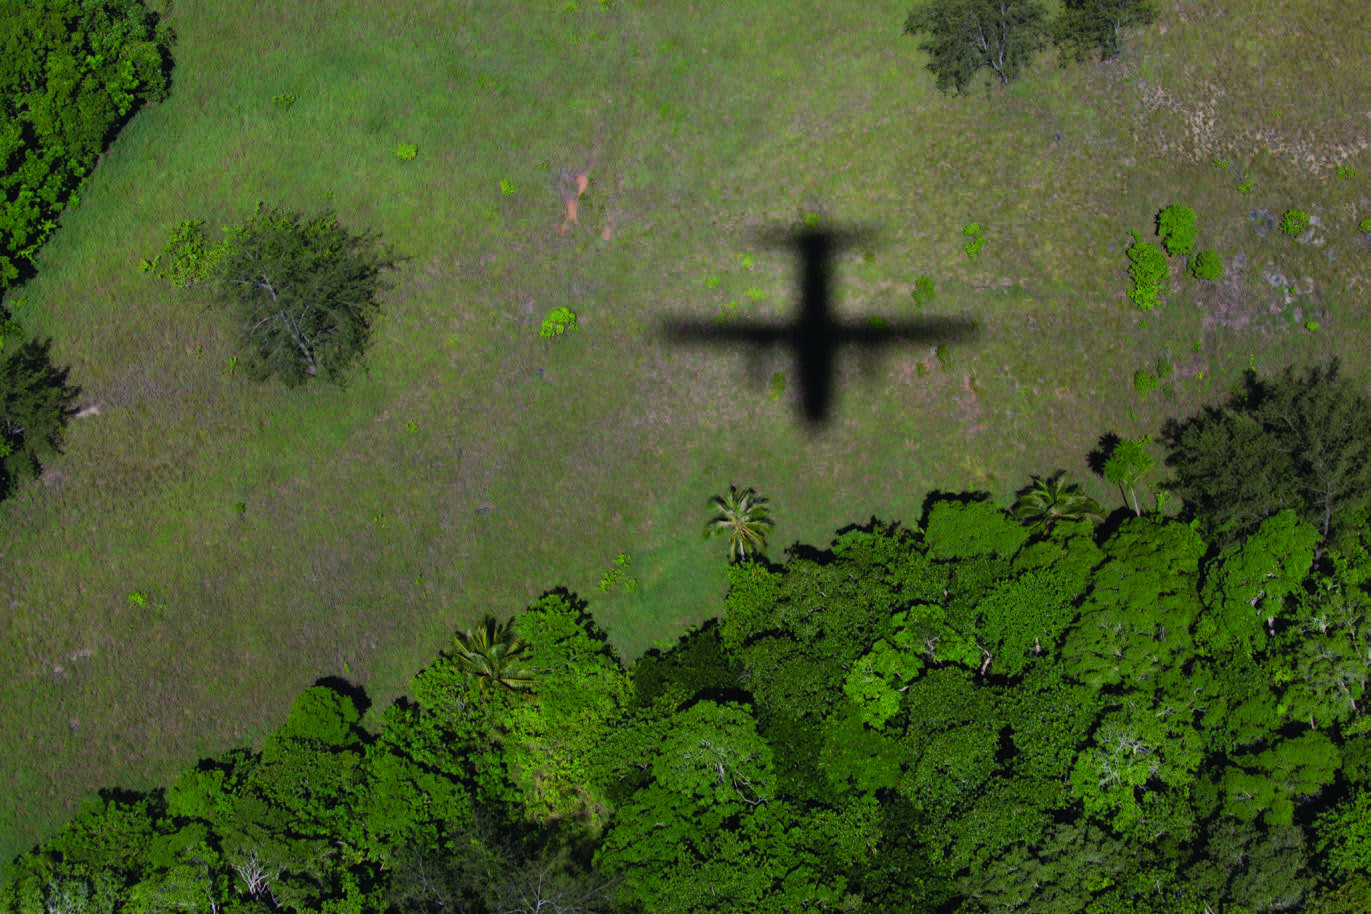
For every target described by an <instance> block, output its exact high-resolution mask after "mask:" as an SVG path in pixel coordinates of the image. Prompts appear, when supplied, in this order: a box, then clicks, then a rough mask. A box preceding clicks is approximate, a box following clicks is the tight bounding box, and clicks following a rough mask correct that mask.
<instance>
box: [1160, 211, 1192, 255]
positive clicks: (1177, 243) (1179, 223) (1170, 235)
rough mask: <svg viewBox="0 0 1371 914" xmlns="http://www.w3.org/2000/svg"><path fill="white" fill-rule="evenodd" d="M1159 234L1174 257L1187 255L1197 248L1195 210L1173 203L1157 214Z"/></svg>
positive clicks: (1163, 244) (1167, 250) (1163, 243)
mask: <svg viewBox="0 0 1371 914" xmlns="http://www.w3.org/2000/svg"><path fill="white" fill-rule="evenodd" d="M1157 234H1158V235H1159V236H1161V239H1162V246H1163V247H1165V248H1166V253H1168V254H1170V255H1171V256H1172V257H1185V256H1186V255H1188V254H1189V253H1190V252H1191V251H1193V250H1194V249H1195V234H1196V226H1195V211H1194V210H1193V209H1191V208H1190V207H1188V206H1182V205H1181V204H1179V203H1173V204H1171V205H1170V206H1168V207H1167V208H1166V209H1164V210H1162V211H1161V212H1160V213H1158V214H1157Z"/></svg>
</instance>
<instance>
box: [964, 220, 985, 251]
mask: <svg viewBox="0 0 1371 914" xmlns="http://www.w3.org/2000/svg"><path fill="white" fill-rule="evenodd" d="M982 232H983V229H982V228H981V226H980V224H979V223H976V222H972V223H971V224H969V225H967V226H966V227H964V228H963V229H962V234H963V235H965V236H966V237H967V238H968V239H969V240H968V241H967V242H966V244H964V245H962V251H963V252H964V253H965V254H966V259H967V260H975V259H976V255H977V254H979V253H980V252H981V248H983V247H985V235H984V234H982Z"/></svg>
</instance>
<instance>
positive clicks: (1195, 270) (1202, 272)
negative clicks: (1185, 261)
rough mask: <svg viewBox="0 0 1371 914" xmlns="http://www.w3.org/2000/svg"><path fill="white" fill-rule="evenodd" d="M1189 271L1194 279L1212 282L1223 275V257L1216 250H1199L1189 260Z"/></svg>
mask: <svg viewBox="0 0 1371 914" xmlns="http://www.w3.org/2000/svg"><path fill="white" fill-rule="evenodd" d="M1190 273H1191V275H1192V276H1194V277H1195V278H1196V279H1205V280H1208V281H1210V282H1213V281H1214V280H1216V279H1218V278H1219V277H1220V276H1222V275H1223V258H1222V257H1220V256H1219V252H1218V251H1200V252H1199V253H1198V254H1196V255H1195V259H1194V260H1192V261H1190Z"/></svg>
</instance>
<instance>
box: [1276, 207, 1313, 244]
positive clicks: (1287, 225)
mask: <svg viewBox="0 0 1371 914" xmlns="http://www.w3.org/2000/svg"><path fill="white" fill-rule="evenodd" d="M1308 227H1309V214H1308V213H1306V212H1305V211H1304V210H1302V209H1288V210H1286V211H1285V212H1283V213H1281V231H1282V232H1284V233H1285V234H1287V235H1289V236H1290V237H1291V238H1298V237H1299V236H1300V233H1301V232H1303V231H1304V230H1305V229H1306V228H1308Z"/></svg>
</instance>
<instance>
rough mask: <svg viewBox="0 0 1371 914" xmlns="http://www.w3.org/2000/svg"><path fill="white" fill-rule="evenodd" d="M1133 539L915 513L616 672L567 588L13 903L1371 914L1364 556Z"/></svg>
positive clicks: (936, 500) (36, 884)
mask: <svg viewBox="0 0 1371 914" xmlns="http://www.w3.org/2000/svg"><path fill="white" fill-rule="evenodd" d="M1120 516H1121V517H1122V520H1116V521H1114V522H1113V523H1111V524H1110V525H1109V526H1107V527H1101V528H1098V529H1097V528H1096V525H1095V523H1094V522H1092V521H1090V520H1088V519H1085V520H1074V521H1064V522H1059V523H1057V524H1055V525H1053V526H1051V527H1050V528H1048V529H1046V530H1044V531H1042V532H1040V533H1038V534H1032V533H1030V532H1029V530H1028V528H1027V527H1026V526H1025V525H1024V524H1022V523H1020V522H1019V521H1018V520H1016V519H1014V518H1013V517H1012V516H1011V515H1010V514H1009V513H1008V512H1006V511H1004V510H1002V509H999V508H997V507H995V506H994V505H993V504H991V503H990V502H988V501H986V500H985V499H984V498H982V497H978V496H975V495H970V494H968V495H934V496H930V498H929V501H928V507H927V510H926V512H925V517H924V518H923V524H922V525H909V526H908V527H906V526H904V525H901V524H897V523H883V522H881V521H877V520H875V519H873V520H871V521H870V522H869V523H867V524H864V525H861V526H853V527H849V528H848V529H846V530H844V531H842V532H840V534H839V535H838V536H837V537H836V538H835V539H834V541H833V542H832V544H831V545H830V546H829V548H828V549H825V550H817V549H814V548H810V547H799V546H797V547H795V548H792V549H791V550H789V555H788V557H787V558H786V560H785V561H784V563H783V564H769V563H767V562H765V561H763V560H757V559H752V560H741V561H738V562H736V563H735V564H733V565H732V566H731V572H730V587H729V592H728V596H727V600H726V602H725V605H724V606H723V607H722V608H721V611H720V613H719V616H718V618H716V619H713V620H711V621H710V622H708V623H707V624H705V625H703V626H700V627H699V628H698V629H696V630H694V631H692V632H691V633H689V634H688V635H686V636H684V637H682V638H681V640H680V641H679V643H677V644H676V645H675V646H674V647H672V648H671V649H669V650H665V651H653V652H651V653H650V654H649V655H648V656H646V657H644V658H642V659H640V660H639V661H637V662H636V663H635V664H633V666H632V667H631V668H627V669H626V668H625V665H624V663H623V662H622V660H621V658H620V657H618V656H617V654H616V653H615V652H614V651H613V649H612V648H610V647H609V645H608V642H607V639H606V637H605V634H604V632H603V631H601V630H600V629H599V627H598V626H597V625H596V624H595V621H594V618H593V615H592V614H591V611H590V607H589V606H588V604H587V603H585V602H584V601H583V600H581V599H579V598H578V597H576V596H575V595H574V594H571V593H568V592H566V591H564V590H559V591H553V592H549V593H548V594H547V595H546V596H544V597H543V598H542V599H540V600H539V601H537V602H536V603H534V604H533V605H532V606H530V607H529V608H528V609H527V610H526V611H525V612H523V613H521V614H519V615H517V616H516V617H515V618H514V619H513V620H512V622H511V623H510V624H497V623H496V622H495V620H493V619H492V620H489V621H488V622H487V623H486V624H485V626H483V627H481V628H478V629H477V630H474V631H471V632H467V633H465V634H464V635H460V636H458V638H456V639H455V640H454V642H453V646H452V649H451V650H450V651H449V652H447V653H445V654H444V655H443V656H441V657H439V658H438V659H437V660H436V661H434V662H433V663H432V664H431V665H429V666H428V667H427V668H425V669H424V670H422V671H421V672H420V673H419V674H418V675H416V676H415V677H414V679H413V681H412V684H411V690H410V691H411V694H410V696H409V697H408V698H406V699H402V700H400V701H398V702H396V703H395V705H394V706H392V707H390V708H388V709H387V710H386V712H385V714H384V715H383V718H382V720H383V723H382V725H381V727H380V728H379V730H378V731H377V732H368V731H365V730H362V729H360V728H359V726H358V721H359V720H360V714H361V712H362V710H364V709H365V706H366V703H367V700H366V698H365V695H364V694H363V693H362V692H361V691H360V689H358V688H357V687H355V686H353V685H350V684H348V683H346V682H343V681H338V680H332V681H323V682H321V683H320V684H319V685H317V686H315V687H313V688H310V689H308V690H306V691H305V692H304V693H302V694H301V695H300V697H299V699H298V700H297V701H296V703H295V705H294V707H293V708H292V710H291V713H290V716H289V717H288V718H287V720H286V722H285V724H284V725H283V726H282V727H281V728H280V729H279V730H278V731H277V732H276V733H275V734H274V735H272V736H271V737H270V738H269V739H268V740H267V741H266V743H265V745H264V746H263V747H262V748H261V749H260V750H254V749H249V748H246V747H245V748H239V749H234V750H232V751H230V752H227V753H224V754H223V755H221V756H219V757H217V758H214V759H205V760H202V761H200V762H199V763H197V764H195V765H192V766H191V767H189V768H188V769H187V770H186V771H185V772H184V774H183V775H182V776H181V777H180V778H179V779H178V780H177V781H176V783H174V784H173V785H171V786H170V787H168V788H167V789H165V790H157V791H154V792H152V793H148V794H139V795H134V794H128V793H122V792H119V791H109V792H107V793H105V794H102V796H101V798H100V799H99V800H98V801H95V802H93V803H92V804H91V805H90V806H88V808H87V809H85V810H84V811H83V813H82V814H81V815H80V816H79V817H78V818H77V819H76V820H75V821H73V822H72V823H71V824H70V825H68V826H67V827H66V828H65V829H64V830H63V831H62V832H61V833H60V834H58V835H56V836H54V837H53V838H52V839H51V840H50V841H48V842H46V843H45V844H44V845H42V846H40V847H38V848H36V849H34V850H33V851H32V852H31V853H29V854H27V855H25V856H23V857H22V858H21V859H19V860H18V861H17V862H16V876H15V878H13V879H12V880H11V881H10V883H9V884H8V885H7V887H6V888H5V889H4V894H3V895H0V909H3V910H12V911H26V910H41V909H42V906H43V905H47V906H48V908H47V909H48V910H53V909H55V908H54V907H53V906H54V905H58V904H59V903H61V902H63V900H66V901H67V902H71V903H75V902H74V901H72V900H73V899H80V900H81V902H82V903H84V904H89V905H90V906H91V908H92V909H97V908H98V909H118V910H126V911H144V910H147V911H152V910H169V909H172V908H176V909H182V908H192V909H198V908H200V907H206V908H208V907H210V906H211V905H214V906H216V907H215V909H222V910H225V911H234V910H241V911H248V910H272V909H275V908H277V907H280V908H284V909H287V910H296V911H332V910H340V911H341V910H391V911H437V910H454V909H455V910H469V911H509V910H517V911H537V910H546V909H548V907H550V908H551V909H553V910H599V911H643V912H669V911H691V912H697V911H698V912H705V911H718V912H739V914H742V912H753V911H762V910H770V911H796V912H799V911H803V910H834V911H872V912H875V911H892V910H902V911H927V912H934V911H939V912H943V911H946V912H951V911H957V912H966V914H971V912H993V911H1003V910H1026V911H1035V912H1036V911H1052V912H1056V911H1060V912H1077V911H1138V912H1142V911H1154V912H1162V911H1176V912H1182V911H1185V912H1195V911H1202V910H1205V909H1206V906H1207V907H1208V909H1210V910H1215V911H1220V910H1222V911H1282V910H1296V909H1303V910H1313V911H1353V910H1358V909H1364V906H1365V905H1366V904H1368V903H1371V883H1368V881H1367V879H1366V876H1365V869H1366V867H1367V865H1368V864H1369V863H1371V859H1369V858H1368V850H1367V849H1368V847H1371V808H1369V807H1368V805H1367V802H1366V799H1365V797H1366V795H1367V794H1366V792H1365V787H1366V783H1367V779H1368V778H1369V777H1371V726H1369V725H1368V720H1369V719H1368V718H1367V716H1366V715H1365V713H1364V709H1363V707H1362V702H1363V700H1364V693H1365V690H1366V685H1367V678H1368V669H1371V659H1368V658H1371V627H1369V625H1368V622H1367V618H1366V610H1367V608H1368V606H1371V593H1369V592H1368V588H1367V581H1368V578H1371V554H1368V553H1367V552H1366V550H1364V549H1359V550H1357V551H1355V552H1352V553H1343V552H1336V551H1331V550H1328V549H1324V550H1323V553H1322V556H1321V557H1318V558H1316V552H1317V551H1318V550H1319V543H1320V540H1321V537H1320V532H1319V530H1318V529H1317V528H1316V527H1314V526H1313V525H1311V524H1310V523H1307V522H1306V521H1304V520H1302V519H1300V517H1299V516H1298V514H1297V513H1296V512H1295V511H1294V510H1293V509H1289V508H1287V509H1283V510H1281V511H1279V512H1277V513H1276V514H1274V515H1272V516H1270V517H1268V518H1267V519H1265V520H1264V521H1262V522H1261V524H1260V525H1259V526H1258V527H1257V528H1256V529H1255V530H1254V531H1253V532H1252V533H1250V534H1249V535H1247V536H1245V537H1242V538H1240V539H1238V540H1237V541H1236V542H1234V543H1232V544H1231V545H1228V546H1226V547H1223V548H1219V547H1218V546H1217V545H1215V544H1211V543H1209V542H1206V540H1205V539H1204V538H1203V537H1202V536H1201V534H1200V533H1199V532H1198V528H1199V527H1200V526H1201V524H1200V523H1199V521H1198V520H1196V521H1194V522H1191V523H1186V522H1182V521H1180V520H1177V519H1173V518H1166V517H1161V516H1156V515H1144V516H1137V515H1134V514H1132V513H1131V512H1121V514H1120V515H1116V517H1120ZM539 904H543V905H545V907H543V908H540V907H539ZM558 906H561V907H558Z"/></svg>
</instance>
